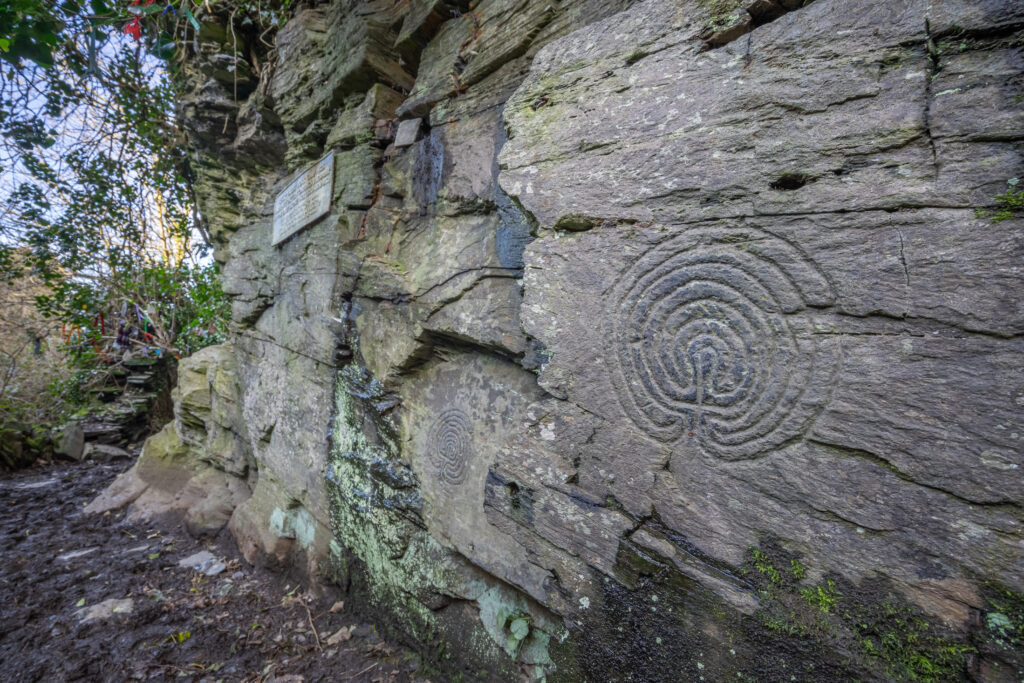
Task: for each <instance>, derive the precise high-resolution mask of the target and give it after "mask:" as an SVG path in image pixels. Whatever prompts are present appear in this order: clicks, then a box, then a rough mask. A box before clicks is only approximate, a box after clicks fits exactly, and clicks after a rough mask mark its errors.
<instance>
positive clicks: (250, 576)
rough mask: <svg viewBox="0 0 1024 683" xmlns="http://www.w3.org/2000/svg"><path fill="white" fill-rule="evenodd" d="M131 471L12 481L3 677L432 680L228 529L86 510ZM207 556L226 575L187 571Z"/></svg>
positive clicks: (96, 467)
mask: <svg viewBox="0 0 1024 683" xmlns="http://www.w3.org/2000/svg"><path fill="white" fill-rule="evenodd" d="M130 464H131V463H130V462H129V461H126V460H121V461H117V462H114V463H93V462H85V463H76V464H56V465H49V466H45V467H37V468H33V469H30V470H25V471H22V472H18V473H14V474H4V475H0V679H2V680H3V681H19V683H20V682H22V681H61V680H68V681H71V680H104V681H123V680H175V681H182V680H185V681H187V680H194V681H219V680H224V681H274V680H276V681H282V682H283V681H290V682H296V681H327V680H330V681H367V682H369V681H389V682H390V681H424V680H425V679H424V678H422V677H418V676H417V675H416V671H417V668H418V663H417V660H416V658H415V657H414V656H413V655H412V654H410V653H409V652H407V651H405V650H403V649H401V648H398V647H396V646H393V645H391V644H389V643H387V642H385V641H383V640H382V639H381V638H380V637H378V636H377V635H376V633H375V630H374V628H373V627H372V626H370V625H369V624H366V623H363V622H362V621H360V619H359V618H358V617H357V616H356V615H354V614H351V613H349V612H347V611H346V610H345V609H344V607H343V605H342V604H340V603H339V602H338V601H337V600H336V599H335V598H332V597H331V596H327V597H321V598H314V597H313V596H312V595H311V594H309V593H307V591H306V590H305V587H304V586H302V585H297V584H295V583H288V581H287V579H286V578H285V577H282V576H279V575H275V574H272V573H270V572H269V571H267V570H264V569H258V568H254V567H251V566H249V565H247V563H246V562H245V561H244V560H243V559H241V558H240V557H239V555H238V551H237V549H236V548H235V547H234V543H233V542H232V541H231V539H230V537H227V535H226V534H223V533H222V534H221V536H220V537H219V539H218V540H215V541H212V542H199V541H196V540H195V539H193V538H191V537H189V536H188V535H187V534H186V533H185V531H184V529H183V528H180V527H179V528H172V527H171V526H170V525H168V526H167V527H159V526H151V525H146V524H137V523H130V522H127V521H125V519H124V516H125V515H124V512H118V513H110V514H107V515H89V516H86V515H84V514H83V513H82V508H83V507H84V506H85V504H86V503H88V502H89V501H90V500H92V499H93V498H94V497H95V495H96V494H97V493H98V492H99V491H100V490H101V489H102V488H103V487H105V486H106V485H107V484H109V483H110V482H111V481H112V480H113V479H114V477H115V476H117V475H118V474H119V473H120V472H122V471H123V470H125V469H127V468H128V467H129V466H130ZM203 550H208V551H209V552H210V553H212V554H213V555H214V556H215V559H214V560H213V561H212V562H208V563H207V566H206V569H208V570H210V571H217V570H220V567H217V566H215V565H216V564H217V563H218V562H222V563H223V565H224V568H223V570H220V571H219V573H217V574H216V575H214V576H207V575H206V574H205V573H203V572H201V571H197V570H195V569H189V568H186V567H182V566H179V561H180V560H182V559H184V558H187V557H189V556H192V555H194V554H195V553H197V552H200V551H203ZM108 600H120V601H122V602H119V603H113V602H105V601H108ZM128 600H130V601H131V606H130V611H128V609H129V608H128V603H127V602H125V601H128ZM103 607H106V608H107V611H108V612H109V616H107V617H105V618H98V619H93V620H86V619H85V617H86V616H87V614H88V613H89V611H90V610H94V611H95V610H96V609H101V608H103ZM111 607H113V611H112V612H111ZM435 680H436V679H435Z"/></svg>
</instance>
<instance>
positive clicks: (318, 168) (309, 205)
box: [272, 152, 334, 246]
mask: <svg viewBox="0 0 1024 683" xmlns="http://www.w3.org/2000/svg"><path fill="white" fill-rule="evenodd" d="M333 190H334V153H333V152H329V153H328V154H327V156H325V157H324V158H323V159H321V160H320V161H318V162H316V163H315V164H314V165H313V166H311V167H310V168H308V169H306V170H305V171H303V172H302V173H301V174H299V177H298V178H296V179H295V180H293V181H292V182H291V184H289V185H288V187H286V188H285V189H283V190H282V191H281V192H280V193H279V194H278V195H277V199H275V200H274V236H273V240H272V244H273V245H275V246H276V245H278V244H280V243H281V242H283V241H284V240H286V239H288V238H289V237H291V236H292V235H294V234H295V233H297V232H298V231H300V230H302V229H303V228H305V227H308V226H310V225H312V224H313V223H315V222H316V221H318V220H320V219H321V218H323V217H324V216H326V215H327V214H328V213H329V212H330V210H331V195H332V193H333Z"/></svg>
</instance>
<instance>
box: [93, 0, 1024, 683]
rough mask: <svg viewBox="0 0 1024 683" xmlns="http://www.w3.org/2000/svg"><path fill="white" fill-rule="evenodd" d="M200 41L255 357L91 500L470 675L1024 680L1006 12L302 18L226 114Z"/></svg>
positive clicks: (1018, 27) (504, 8) (518, 8)
mask: <svg viewBox="0 0 1024 683" xmlns="http://www.w3.org/2000/svg"><path fill="white" fill-rule="evenodd" d="M200 18H201V20H202V21H204V32H205V33H203V35H207V36H209V37H210V40H209V42H205V43H202V44H201V45H200V50H199V51H198V52H197V53H196V54H194V55H193V60H192V63H191V64H186V66H185V69H184V71H183V75H182V87H183V88H184V90H185V95H184V97H183V100H182V110H181V114H182V119H183V121H184V123H185V125H186V127H187V128H188V129H189V132H190V141H191V143H192V145H193V146H194V148H195V155H196V159H197V162H196V165H195V169H194V170H195V172H196V175H197V178H196V187H197V190H198V192H199V197H200V202H201V208H202V210H203V214H204V216H205V217H206V220H207V222H208V227H209V229H210V231H211V234H212V235H213V237H214V240H215V242H216V243H217V245H218V248H217V257H218V259H219V260H220V261H222V262H223V264H224V271H223V272H224V287H225V290H226V291H227V292H228V293H229V294H230V296H231V298H232V317H233V329H232V335H231V336H232V341H231V343H230V344H229V345H227V346H224V347H218V348H215V349H209V350H206V351H203V352H202V353H201V354H198V355H197V356H196V357H195V358H193V359H192V360H190V361H188V362H187V363H186V364H184V365H183V368H182V371H181V374H180V377H181V386H180V387H179V389H178V392H177V394H176V420H175V423H174V425H173V426H170V427H168V428H167V429H166V430H165V431H164V432H162V433H161V434H160V435H158V436H156V437H154V438H153V439H152V440H151V441H150V442H149V443H148V444H147V446H146V449H147V450H146V452H145V453H144V454H143V459H142V461H140V464H139V465H138V466H137V467H136V468H135V470H134V472H133V474H131V475H130V476H127V477H126V478H125V481H124V482H120V481H119V483H118V484H115V486H114V491H113V492H108V494H107V497H108V499H111V500H109V501H108V502H107V503H106V504H105V505H106V507H108V508H109V507H110V506H113V505H117V504H120V503H122V502H123V501H125V500H128V499H133V500H135V503H134V504H135V505H136V507H137V508H138V507H139V506H140V505H143V503H142V502H141V501H145V500H147V496H149V499H151V500H158V501H159V506H160V507H159V509H161V510H162V509H170V508H175V509H178V510H185V511H186V512H187V514H188V515H191V517H187V519H191V520H193V521H192V524H194V525H195V526H196V527H197V528H213V527H214V526H215V520H219V521H220V523H221V524H223V523H224V521H226V520H227V519H228V516H230V522H229V528H230V529H231V531H232V532H233V533H234V534H235V536H236V538H237V539H238V541H239V544H240V546H241V547H242V549H243V551H244V552H245V554H246V557H247V558H249V559H251V560H253V561H262V562H268V563H271V564H275V565H279V566H286V565H294V564H298V565H299V566H301V567H303V568H304V569H305V570H306V571H307V572H309V574H310V575H311V576H312V577H314V578H316V579H318V580H320V581H324V582H333V583H336V584H338V585H339V586H341V587H342V588H343V589H344V590H346V591H347V592H348V593H349V594H350V598H348V600H350V601H352V602H354V603H356V604H364V605H366V606H367V607H368V608H370V609H373V610H374V611H375V613H376V614H378V615H380V618H381V620H382V622H383V623H384V625H385V626H386V627H387V628H389V629H390V630H391V631H392V632H393V633H394V634H395V635H397V636H399V637H403V638H404V639H405V640H406V641H408V642H410V643H411V644H414V645H415V646H417V647H418V648H419V649H420V650H421V651H422V652H423V653H424V655H426V656H427V657H428V658H429V659H430V660H431V661H434V662H435V663H437V664H438V665H439V666H441V667H443V668H444V669H446V670H448V671H451V672H456V671H462V672H463V673H465V674H467V675H469V676H471V677H473V678H474V679H480V678H485V679H495V680H509V679H514V678H516V677H520V676H526V677H528V678H542V677H545V676H547V677H548V678H551V679H552V680H554V679H562V680H584V679H585V680H652V681H654V680H704V679H706V680H784V679H785V680H791V679H795V680H821V681H831V680H847V679H860V680H884V679H897V680H958V679H965V678H968V677H971V678H972V679H975V680H987V681H1003V680H1007V681H1009V680H1018V679H1019V678H1020V676H1021V675H1022V674H1021V671H1022V670H1024V660H1022V658H1021V652H1024V647H1022V641H1021V640H1020V638H1021V634H1022V633H1024V597H1022V595H1021V591H1024V571H1022V567H1024V531H1022V529H1021V522H1022V519H1024V512H1022V510H1024V509H1022V507H1021V501H1022V500H1024V478H1022V476H1021V473H1020V472H1021V465H1022V463H1024V448H1022V447H1021V441H1020V435H1021V434H1022V433H1024V419H1022V415H1024V413H1022V410H1021V407H1022V405H1024V378H1022V377H1021V367H1022V364H1021V358H1022V357H1024V356H1022V352H1024V342H1022V340H1024V335H1022V333H1024V304H1022V301H1024V298H1022V297H1021V295H1020V292H1021V291H1024V270H1022V268H1021V262H1022V261H1021V259H1022V257H1024V239H1022V234H1024V233H1022V228H1024V222H1022V220H1021V219H1020V217H1019V215H1017V216H1015V217H1013V218H1011V219H1010V220H1006V221H1001V222H994V221H993V220H991V219H990V218H986V217H984V215H985V213H984V212H985V210H990V209H992V208H993V207H994V206H995V205H996V204H997V202H998V200H997V199H996V197H997V195H1002V194H1003V193H1004V192H1006V191H1007V182H1008V181H1010V180H1011V179H1013V178H1016V177H1019V176H1020V174H1021V172H1022V170H1024V155H1022V151H1021V149H1022V143H1024V108H1022V104H1021V99H1022V97H1024V79H1022V77H1021V73H1022V67H1024V52H1022V48H1021V45H1022V37H1024V9H1022V6H1021V5H1020V4H1019V3H1016V2H1009V1H1005V0H986V1H985V2H970V3H969V2H962V1H958V0H931V1H930V2H925V1H924V0H920V1H918V0H900V1H898V2H891V3H876V2H870V1H869V0H815V1H814V2H800V1H799V0H797V1H794V2H790V1H788V0H786V1H783V0H777V1H773V0H755V1H753V2H751V1H749V0H746V1H740V0H714V1H712V0H683V1H680V2H667V1H664V0H646V1H645V2H635V3H633V2H629V1H628V0H620V1H615V0H603V1H602V0H564V1H562V2H555V3H551V2H546V1H545V2H534V1H533V0H483V1H482V2H480V3H479V4H474V5H473V6H472V8H471V7H470V6H469V5H468V4H464V3H461V2H435V1H433V0H424V1H422V2H421V1H419V0H413V2H409V3H399V4H398V5H396V6H395V7H394V8H393V7H392V6H391V3H355V4H353V3H342V2H333V3H320V4H317V6H316V7H307V6H301V7H299V8H298V9H297V10H295V11H294V13H293V15H291V16H289V17H288V19H287V22H286V23H285V24H284V27H283V28H282V29H281V30H280V31H279V32H278V33H277V37H276V50H277V52H276V62H273V61H267V55H266V54H265V53H264V52H261V50H265V48H261V47H260V44H259V43H258V41H257V40H256V39H255V38H254V37H252V36H250V37H249V38H246V37H245V36H246V35H248V34H243V36H242V37H243V39H244V40H249V41H250V42H249V43H247V49H246V50H240V52H241V53H242V54H248V55H250V58H249V62H248V63H247V64H246V65H245V68H244V69H243V68H241V67H240V66H238V67H236V71H235V72H232V73H239V74H242V73H245V74H247V75H246V77H245V79H243V80H245V83H242V84H241V85H238V87H239V88H240V89H239V92H238V94H237V96H236V94H235V92H234V89H235V87H236V84H235V83H234V82H233V81H234V77H233V76H232V77H231V78H229V77H228V76H226V75H225V74H226V73H227V72H226V71H225V70H224V69H223V68H220V67H218V66H217V65H218V64H219V63H220V62H219V61H218V60H220V61H223V59H221V57H223V55H224V53H225V52H228V53H230V50H231V47H230V44H229V43H230V41H231V38H230V37H228V38H224V36H229V35H230V32H226V31H225V30H224V29H223V26H224V25H225V22H226V21H227V17H226V16H221V17H218V16H216V15H211V14H207V15H203V16H201V17H200ZM218 22H219V23H218ZM218 25H219V26H220V29H219V30H218V29H217V27H218ZM217 36H220V38H218V37H217ZM218 40H219V41H220V42H218ZM225 41H227V42H225ZM228 59H231V58H230V57H229V58H228ZM257 62H259V63H257ZM270 64H272V66H270ZM241 78H242V77H241V75H240V76H239V79H241ZM243 86H244V87H243ZM396 135H397V139H396ZM328 151H333V152H334V167H335V176H334V183H333V194H332V204H331V206H332V208H331V212H330V214H329V215H328V216H327V217H326V218H324V219H322V220H320V221H319V222H317V223H315V224H313V225H312V226H311V227H308V228H306V229H304V230H302V231H300V232H298V233H297V234H295V235H294V236H292V237H290V238H288V239H287V240H285V241H283V242H282V243H280V244H278V245H277V246H271V242H272V223H273V207H274V198H275V197H276V195H277V194H278V193H279V192H280V191H281V190H283V189H284V188H285V187H286V186H287V185H288V184H289V183H290V181H291V180H293V179H294V178H296V177H298V174H299V173H300V172H302V171H303V170H305V169H306V168H308V167H309V166H311V165H312V164H313V163H315V162H316V161H317V160H318V159H320V158H321V157H323V156H324V154H325V153H326V152H328ZM1013 187H1014V186H1013V185H1012V184H1011V185H1010V189H1011V190H1012V189H1013ZM979 209H981V210H982V211H981V212H980V213H979V211H978V210H979ZM147 486H148V487H149V488H146V487H147ZM143 490H144V492H143ZM213 490H216V491H220V492H221V493H218V494H217V495H210V494H209V492H210V491H213ZM250 490H251V495H250V493H249V492H250ZM196 491H203V492H206V493H204V496H205V497H203V498H202V501H206V502H202V501H200V498H199V497H197V496H196V495H193V493H195V492H196ZM190 492H191V493H190ZM133 496H134V498H133ZM214 500H216V501H218V502H217V504H216V505H215V507H216V508H217V509H216V510H209V509H207V507H208V506H211V505H213V503H211V502H210V501H214ZM93 506H94V509H99V508H100V507H101V506H98V505H97V503H94V504H93ZM204 506H207V507H204ZM791 677H793V678H791Z"/></svg>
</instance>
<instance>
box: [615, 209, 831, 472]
mask: <svg viewBox="0 0 1024 683" xmlns="http://www.w3.org/2000/svg"><path fill="white" fill-rule="evenodd" d="M611 302H612V303H611V305H612V310H611V311H610V316H609V320H610V325H611V329H610V334H611V336H612V339H613V340H614V349H615V353H614V361H613V363H612V366H613V372H614V373H615V376H616V378H617V384H619V385H620V386H619V389H620V390H619V395H620V397H621V401H622V404H623V408H624V409H625V411H626V413H627V414H628V415H629V418H630V419H631V420H632V422H633V423H635V424H636V426H637V427H639V428H640V429H641V430H642V431H643V432H644V433H646V434H648V435H650V436H652V437H654V438H656V439H658V440H660V441H664V442H670V443H677V442H682V441H683V440H686V439H689V440H692V441H693V442H695V443H696V444H697V445H698V446H699V448H701V449H702V450H703V451H705V452H708V453H711V454H713V455H715V456H718V457H721V458H724V459H728V460H737V459H742V458H749V457H756V456H757V455H760V454H762V453H765V452H768V451H770V450H772V449H775V448H778V447H780V446H782V445H784V444H786V443H787V442H789V441H791V440H793V439H795V438H797V437H799V436H800V435H801V434H802V433H803V432H804V431H805V429H806V427H807V425H808V424H809V423H810V422H811V421H812V420H813V419H814V418H815V417H816V416H817V415H818V413H820V411H821V409H822V408H823V407H824V405H825V403H826V401H827V399H828V395H829V392H830V390H831V385H832V378H833V376H834V373H835V371H836V369H837V367H838V361H839V353H840V349H839V346H838V342H837V341H835V340H834V339H833V340H829V339H825V338H824V337H827V336H828V335H812V334H811V332H812V320H811V319H810V317H809V314H808V313H807V311H808V307H812V308H819V307H824V306H828V305H831V304H832V303H833V302H834V294H833V292H832V288H831V286H830V285H829V283H828V280H827V279H826V278H825V276H824V275H823V274H822V273H821V271H820V270H819V269H818V267H817V265H815V264H814V263H813V262H812V261H811V260H810V259H809V258H807V257H806V256H804V255H803V254H801V253H800V252H799V251H798V250H797V249H796V248H795V247H794V246H793V245H792V244H790V243H788V242H787V241H785V240H783V239H781V238H779V237H776V236H775V235H772V234H770V233H767V232H764V231H761V230H756V229H750V228H742V229H741V228H737V229H726V228H696V229H688V230H686V231H684V232H683V233H680V234H678V235H675V236H672V237H670V238H669V239H667V240H665V241H663V242H662V243H660V244H658V245H657V246H655V247H653V248H652V249H650V250H649V251H648V252H646V253H645V254H643V255H642V256H641V257H640V258H639V259H637V261H636V262H635V263H634V264H633V265H632V266H630V267H629V268H628V269H627V270H626V271H625V272H624V273H623V274H622V275H621V276H620V277H619V278H618V280H617V281H616V283H615V286H614V288H613V296H612V298H611Z"/></svg>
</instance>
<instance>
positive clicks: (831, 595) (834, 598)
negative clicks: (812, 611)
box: [800, 579, 842, 614]
mask: <svg viewBox="0 0 1024 683" xmlns="http://www.w3.org/2000/svg"><path fill="white" fill-rule="evenodd" d="M800 595H802V596H804V600H806V601H807V602H808V604H810V605H813V606H814V607H817V608H818V609H819V610H821V611H822V612H824V613H825V614H828V613H830V612H831V611H832V608H834V607H835V606H836V603H837V602H839V600H840V598H842V596H841V595H840V594H839V591H837V590H836V584H835V582H833V581H832V580H831V579H829V580H828V581H826V582H825V584H824V585H821V584H818V585H817V586H811V587H809V588H804V589H803V590H801V591H800Z"/></svg>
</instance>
